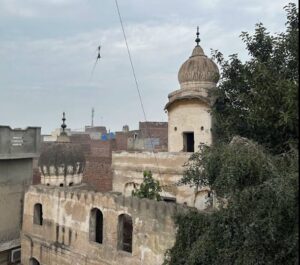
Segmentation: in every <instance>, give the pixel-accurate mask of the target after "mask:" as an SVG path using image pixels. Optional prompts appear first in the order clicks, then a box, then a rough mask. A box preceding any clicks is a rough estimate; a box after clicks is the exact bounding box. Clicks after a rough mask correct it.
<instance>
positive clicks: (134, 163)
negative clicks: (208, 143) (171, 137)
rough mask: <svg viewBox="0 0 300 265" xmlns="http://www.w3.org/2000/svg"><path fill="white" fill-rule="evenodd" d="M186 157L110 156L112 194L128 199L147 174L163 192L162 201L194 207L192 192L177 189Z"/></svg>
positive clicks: (150, 155)
mask: <svg viewBox="0 0 300 265" xmlns="http://www.w3.org/2000/svg"><path fill="white" fill-rule="evenodd" d="M189 156H190V154H189V153H169V152H157V153H153V152H125V151H123V152H113V155H112V171H113V191H117V192H122V193H123V194H125V195H131V190H132V189H133V188H134V187H133V183H136V184H141V183H142V182H143V172H144V171H145V170H150V171H151V172H152V175H153V178H154V179H156V180H158V181H159V182H160V185H161V186H162V188H163V191H162V192H161V195H162V196H163V197H171V198H176V201H177V203H181V204H183V203H185V204H187V205H188V206H192V207H194V206H195V192H194V189H192V188H190V187H189V186H178V185H176V183H177V182H178V181H179V180H180V179H181V178H182V175H183V170H184V168H183V165H184V163H185V162H186V161H187V160H188V158H189Z"/></svg>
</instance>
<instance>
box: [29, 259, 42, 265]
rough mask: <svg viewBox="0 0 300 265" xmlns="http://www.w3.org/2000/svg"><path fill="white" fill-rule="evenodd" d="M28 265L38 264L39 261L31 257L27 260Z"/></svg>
mask: <svg viewBox="0 0 300 265" xmlns="http://www.w3.org/2000/svg"><path fill="white" fill-rule="evenodd" d="M29 265H40V263H39V262H38V260H37V259H35V258H31V259H30V260H29Z"/></svg>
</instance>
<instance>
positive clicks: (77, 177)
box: [41, 174, 82, 186]
mask: <svg viewBox="0 0 300 265" xmlns="http://www.w3.org/2000/svg"><path fill="white" fill-rule="evenodd" d="M81 181H82V174H74V175H67V176H66V177H64V175H58V176H56V175H51V176H49V175H45V176H44V175H42V176H41V184H44V185H50V186H72V185H76V184H80V183H81Z"/></svg>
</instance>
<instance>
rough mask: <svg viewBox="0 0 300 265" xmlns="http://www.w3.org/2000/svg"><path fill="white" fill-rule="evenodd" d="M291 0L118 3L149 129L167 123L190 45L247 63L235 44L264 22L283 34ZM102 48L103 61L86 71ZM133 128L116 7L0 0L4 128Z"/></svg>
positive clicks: (130, 84) (98, 2) (96, 0)
mask: <svg viewBox="0 0 300 265" xmlns="http://www.w3.org/2000/svg"><path fill="white" fill-rule="evenodd" d="M288 2H296V1H292V0H247V1H244V0H226V1H225V0H185V1H183V0H151V1H150V0H119V6H120V11H121V14H122V17H123V20H124V26H125V31H126V34H127V37H128V43H129V47H130V50H131V53H132V58H133V62H134V66H135V69H136V75H137V79H138V82H139V85H140V89H141V94H142V98H143V101H144V105H145V110H146V114H147V119H148V120H149V121H167V115H166V114H165V113H164V110H163V108H164V105H165V104H166V102H167V95H168V93H170V92H171V91H174V90H175V89H178V88H179V84H178V81H177V73H178V69H179V67H180V65H181V64H182V63H183V62H184V61H185V60H186V59H187V58H188V57H189V56H190V54H191V52H192V49H193V47H194V45H195V43H194V39H195V30H196V26H197V25H199V27H200V38H201V46H202V47H203V49H204V51H205V53H206V54H207V55H210V49H217V50H220V51H221V52H223V53H224V55H225V56H228V55H229V54H232V53H239V55H240V57H241V58H243V59H246V58H247V53H246V52H245V46H244V44H243V43H242V41H241V40H240V38H239V35H240V33H241V32H242V31H250V32H253V30H254V25H255V23H258V22H263V23H264V25H265V26H266V27H267V28H268V30H269V31H270V32H272V33H273V32H280V31H282V30H283V29H284V23H285V20H286V18H285V12H284V10H283V7H284V6H285V5H286V4H287V3H288ZM99 44H101V46H102V48H101V56H102V58H101V60H100V61H99V63H98V64H97V66H96V68H95V71H94V74H93V76H92V78H91V71H92V68H93V64H94V62H95V58H96V56H97V51H96V49H97V46H98V45H99ZM92 107H94V108H95V119H94V124H95V125H105V126H106V127H107V128H108V129H110V130H111V131H116V130H121V129H122V126H123V125H124V124H128V125H129V127H130V128H131V129H135V128H137V127H138V122H139V121H143V120H144V117H143V113H142V109H141V106H140V102H139V99H138V94H137V91H136V88H135V83H134V79H133V76H132V72H131V68H130V62H129V59H128V56H127V51H126V46H125V42H124V39H123V35H122V31H121V27H120V23H119V18H118V14H117V10H116V5H115V0H0V124H1V125H10V126H11V127H21V128H24V127H26V126H41V127H42V133H44V134H46V133H50V132H51V131H52V130H53V129H54V128H57V127H59V126H60V124H61V116H62V112H63V111H65V112H66V116H67V125H68V127H70V128H72V129H76V130H79V129H82V128H84V126H85V125H90V123H91V108H92Z"/></svg>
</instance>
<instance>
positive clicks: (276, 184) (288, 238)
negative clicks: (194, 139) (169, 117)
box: [168, 4, 299, 265]
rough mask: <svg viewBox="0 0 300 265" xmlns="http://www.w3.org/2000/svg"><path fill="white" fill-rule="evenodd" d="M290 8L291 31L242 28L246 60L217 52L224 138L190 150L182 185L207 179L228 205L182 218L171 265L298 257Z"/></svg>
mask: <svg viewBox="0 0 300 265" xmlns="http://www.w3.org/2000/svg"><path fill="white" fill-rule="evenodd" d="M285 9H286V11H287V23H286V31H285V32H283V33H280V34H277V35H274V36H273V35H271V34H270V33H268V32H267V30H266V28H265V27H264V26H263V25H262V24H258V25H256V29H255V33H254V34H253V35H250V34H249V33H246V32H244V33H242V39H243V40H244V42H245V44H246V48H247V50H248V52H249V55H250V59H249V60H248V61H246V62H244V63H243V62H242V61H241V60H240V59H239V58H238V56H237V55H232V56H230V58H229V60H225V59H224V58H223V56H222V54H221V53H220V52H215V58H216V59H217V60H218V62H219V64H220V65H221V72H222V76H221V81H220V85H219V89H218V97H219V98H218V100H217V102H216V104H215V106H214V110H213V114H214V118H215V133H216V139H218V140H217V141H216V142H215V143H214V145H213V146H210V147H208V146H201V147H200V151H199V152H196V153H194V154H193V155H192V156H191V157H190V159H189V161H188V162H187V164H186V165H185V173H184V176H183V178H182V180H181V184H189V185H190V186H193V187H196V188H201V187H202V186H209V187H210V188H211V189H212V190H214V191H215V193H216V194H217V196H218V197H219V198H225V200H223V201H225V202H226V205H225V204H224V205H223V204H220V208H219V210H217V211H213V212H207V213H204V212H190V213H188V214H185V215H179V216H177V217H176V224H177V226H178V231H177V235H176V243H175V245H174V247H173V248H172V249H171V250H170V252H169V254H170V259H169V263H168V264H172V265H198V264H199V265H200V264H201V265H202V264H203V265H204V264H212V265H214V264H215V265H217V264H218V265H219V264H223V265H235V264H236V265H240V264H243V265H254V264H270V265H271V264H272V265H273V264H275V265H277V264H278V265H279V264H280V265H281V264H298V241H299V239H298V237H299V233H298V221H299V211H298V197H299V196H298V193H299V188H298V187H299V180H298V173H299V168H298V84H299V80H298V69H299V65H298V53H299V42H298V35H299V30H298V10H297V8H296V5H295V4H289V5H288V6H286V7H285ZM236 135H239V136H236ZM234 136H236V137H234ZM220 201H222V200H220Z"/></svg>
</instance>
